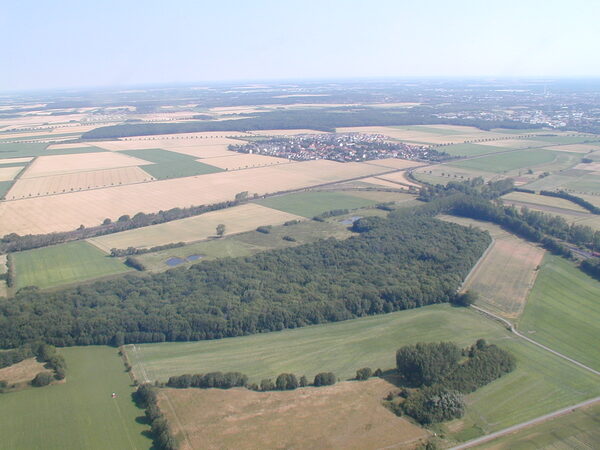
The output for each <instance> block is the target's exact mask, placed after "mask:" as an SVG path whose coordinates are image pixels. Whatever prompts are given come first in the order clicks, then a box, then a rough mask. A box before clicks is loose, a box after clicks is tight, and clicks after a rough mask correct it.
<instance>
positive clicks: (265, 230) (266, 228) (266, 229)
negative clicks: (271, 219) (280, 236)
mask: <svg viewBox="0 0 600 450" xmlns="http://www.w3.org/2000/svg"><path fill="white" fill-rule="evenodd" d="M271 228H272V227H271V225H261V226H260V227H258V228H257V229H256V231H258V232H259V233H264V234H269V233H270V232H271Z"/></svg>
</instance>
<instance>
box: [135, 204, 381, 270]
mask: <svg viewBox="0 0 600 450" xmlns="http://www.w3.org/2000/svg"><path fill="white" fill-rule="evenodd" d="M377 211H379V210H377ZM382 212H383V211H382ZM351 234H352V233H351V232H350V231H348V230H347V227H346V226H343V225H340V224H337V223H330V222H315V221H312V220H311V221H306V222H301V223H298V224H296V225H291V226H283V225H282V226H274V227H273V228H271V232H270V233H268V234H265V233H259V232H258V231H250V232H247V233H240V234H237V235H232V236H227V237H224V238H221V239H212V240H208V241H202V242H197V243H194V244H189V245H186V246H185V247H179V248H173V249H169V250H163V251H160V252H154V253H147V254H145V255H140V256H138V257H137V258H138V259H139V260H140V261H142V262H143V263H144V265H146V267H147V268H148V270H151V271H162V270H166V269H168V268H169V266H167V264H166V260H167V259H169V258H171V257H179V258H182V259H185V258H186V257H188V256H190V255H202V256H203V258H202V259H201V260H196V261H193V262H189V263H182V264H181V266H184V265H191V264H198V263H201V262H203V261H211V260H214V259H219V258H227V257H231V258H235V257H240V256H250V255H253V254H255V253H258V252H263V251H266V250H274V249H278V248H284V247H292V246H296V245H300V244H306V243H309V242H314V241H317V240H319V239H326V238H329V237H335V238H338V239H344V238H347V237H349V236H350V235H351ZM283 236H291V237H293V238H294V239H296V241H295V242H290V241H286V240H284V239H283Z"/></svg>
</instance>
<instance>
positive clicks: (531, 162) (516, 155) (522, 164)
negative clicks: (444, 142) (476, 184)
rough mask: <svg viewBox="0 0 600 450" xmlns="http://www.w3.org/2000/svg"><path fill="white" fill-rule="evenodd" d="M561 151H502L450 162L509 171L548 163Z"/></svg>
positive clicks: (470, 167) (497, 171) (486, 169)
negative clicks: (497, 153) (496, 153)
mask: <svg viewBox="0 0 600 450" xmlns="http://www.w3.org/2000/svg"><path fill="white" fill-rule="evenodd" d="M557 153H559V152H552V151H548V150H538V149H531V150H523V151H518V152H509V153H502V154H499V155H490V156H484V157H481V158H475V159H469V160H466V161H459V162H454V163H449V165H450V166H455V167H463V168H467V169H475V170H484V171H487V172H495V173H502V172H509V171H511V170H517V169H525V168H530V167H535V166H538V165H540V164H548V163H551V162H553V161H555V160H556V159H557V158H558V156H559V155H557Z"/></svg>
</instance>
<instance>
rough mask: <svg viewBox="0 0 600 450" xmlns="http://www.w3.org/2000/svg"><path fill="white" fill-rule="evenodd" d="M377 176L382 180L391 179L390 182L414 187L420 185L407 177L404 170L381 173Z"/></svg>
mask: <svg viewBox="0 0 600 450" xmlns="http://www.w3.org/2000/svg"><path fill="white" fill-rule="evenodd" d="M377 178H378V179H379V180H383V181H391V182H392V183H400V184H401V185H407V186H413V187H416V188H420V187H421V186H420V185H418V184H417V183H415V182H414V181H412V180H411V179H410V178H408V177H407V176H406V172H395V173H388V174H386V175H381V176H379V177H377Z"/></svg>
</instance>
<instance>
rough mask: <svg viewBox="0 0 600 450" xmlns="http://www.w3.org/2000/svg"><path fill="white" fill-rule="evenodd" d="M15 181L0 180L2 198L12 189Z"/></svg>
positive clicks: (0, 196) (0, 195)
mask: <svg viewBox="0 0 600 450" xmlns="http://www.w3.org/2000/svg"><path fill="white" fill-rule="evenodd" d="M14 182H15V180H7V181H0V198H3V197H4V196H5V195H6V193H7V192H8V191H10V188H11V187H12V185H13V183H14Z"/></svg>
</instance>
